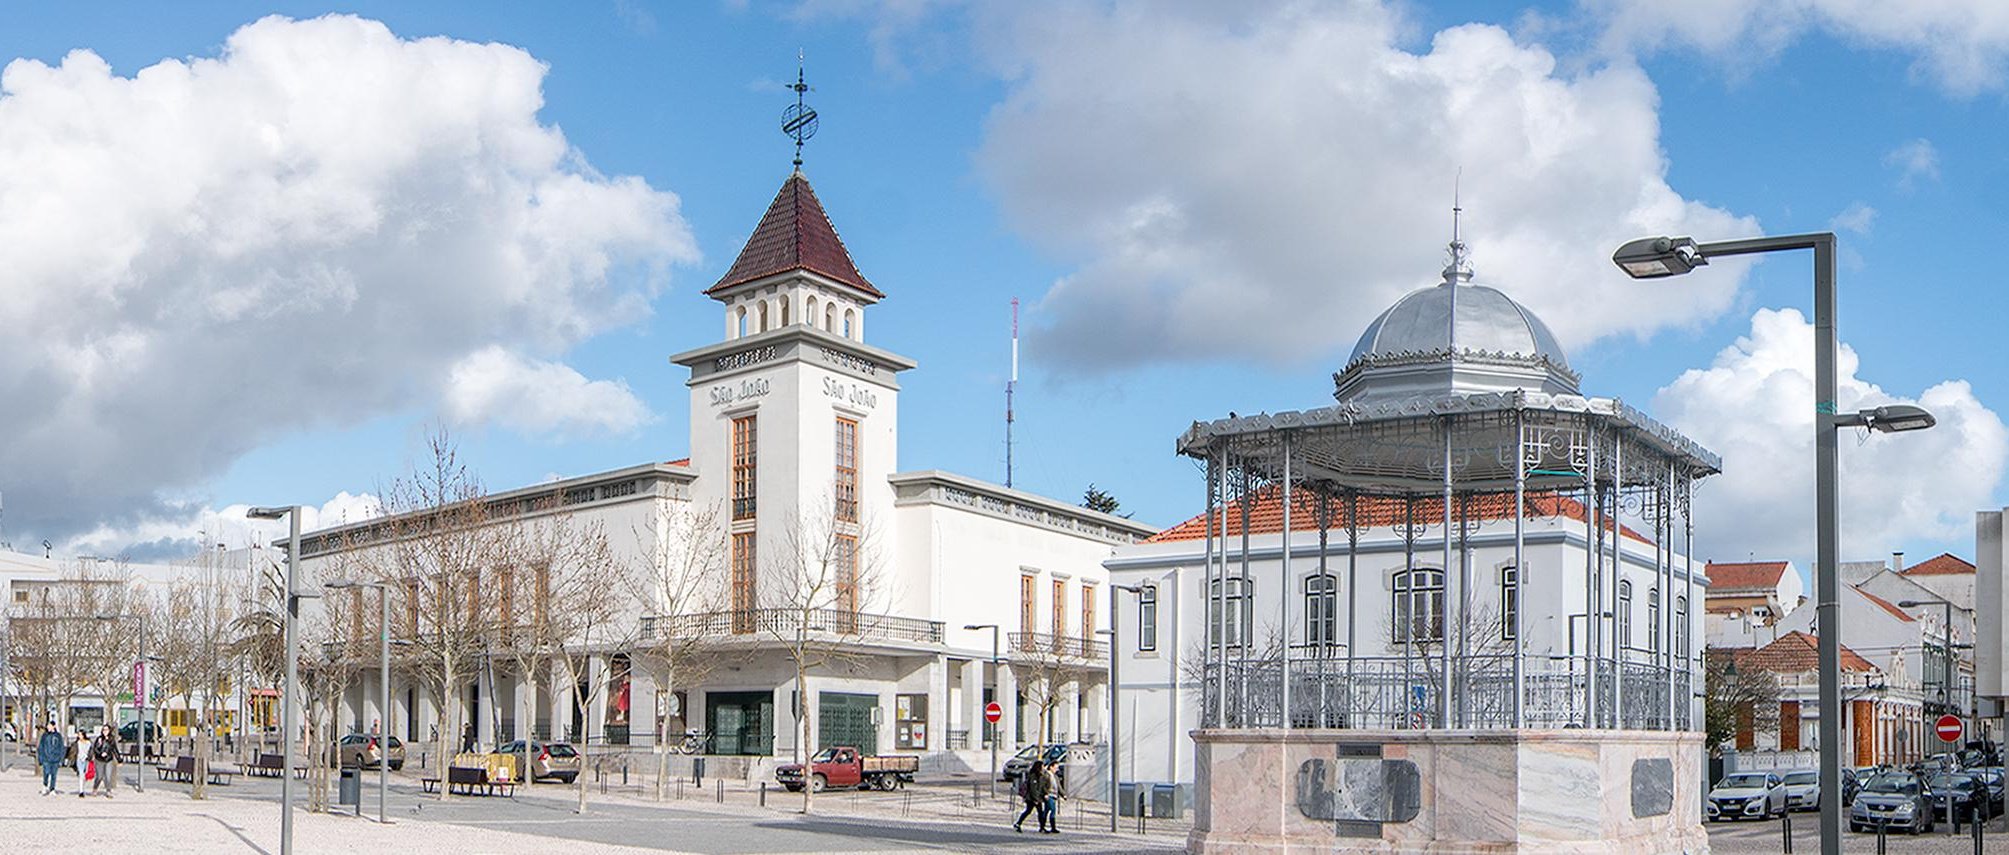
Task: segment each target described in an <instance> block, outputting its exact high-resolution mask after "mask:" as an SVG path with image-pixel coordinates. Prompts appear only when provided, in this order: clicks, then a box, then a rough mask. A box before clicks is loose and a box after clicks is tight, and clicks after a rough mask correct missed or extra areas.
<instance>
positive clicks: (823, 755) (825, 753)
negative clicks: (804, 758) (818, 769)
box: [809, 748, 837, 763]
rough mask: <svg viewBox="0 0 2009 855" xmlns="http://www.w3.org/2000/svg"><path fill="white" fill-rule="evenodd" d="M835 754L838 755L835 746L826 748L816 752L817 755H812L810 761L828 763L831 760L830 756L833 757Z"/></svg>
mask: <svg viewBox="0 0 2009 855" xmlns="http://www.w3.org/2000/svg"><path fill="white" fill-rule="evenodd" d="M835 756H837V749H835V748H825V749H823V750H822V751H818V752H816V756H814V757H811V758H809V762H811V763H828V762H830V758H832V757H835Z"/></svg>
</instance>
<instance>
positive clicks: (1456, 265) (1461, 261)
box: [1444, 168, 1472, 285]
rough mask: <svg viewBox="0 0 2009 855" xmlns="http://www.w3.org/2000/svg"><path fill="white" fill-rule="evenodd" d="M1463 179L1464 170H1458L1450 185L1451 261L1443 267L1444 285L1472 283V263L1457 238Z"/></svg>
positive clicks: (1462, 210) (1461, 211)
mask: <svg viewBox="0 0 2009 855" xmlns="http://www.w3.org/2000/svg"><path fill="white" fill-rule="evenodd" d="M1464 177H1465V170H1464V169H1462V168H1461V169H1459V170H1458V178H1457V179H1454V180H1453V182H1452V184H1451V245H1450V251H1451V260H1450V263H1448V264H1445V265H1444V283H1445V284H1447V285H1455V284H1457V283H1460V282H1470V281H1472V263H1471V260H1470V259H1468V258H1466V257H1465V251H1466V247H1465V241H1463V240H1461V239H1460V238H1459V237H1458V215H1459V214H1462V213H1464V212H1465V209H1464V208H1463V207H1462V206H1460V204H1459V187H1458V185H1459V184H1460V183H1462V182H1463V180H1464Z"/></svg>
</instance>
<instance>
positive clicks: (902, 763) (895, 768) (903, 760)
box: [860, 754, 921, 775]
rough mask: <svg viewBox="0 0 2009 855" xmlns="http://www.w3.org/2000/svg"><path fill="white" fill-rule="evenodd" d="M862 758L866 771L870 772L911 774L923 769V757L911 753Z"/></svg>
mask: <svg viewBox="0 0 2009 855" xmlns="http://www.w3.org/2000/svg"><path fill="white" fill-rule="evenodd" d="M860 759H861V760H862V761H863V762H864V764H865V771H866V772H868V773H870V772H905V773H907V774H909V775H911V774H913V773H915V772H918V771H920V770H921V758H919V757H916V756H913V755H911V754H886V755H881V756H878V757H863V758H860Z"/></svg>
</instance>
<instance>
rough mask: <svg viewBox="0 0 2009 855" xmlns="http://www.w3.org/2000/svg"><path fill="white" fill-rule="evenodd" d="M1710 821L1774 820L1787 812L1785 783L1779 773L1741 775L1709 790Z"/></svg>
mask: <svg viewBox="0 0 2009 855" xmlns="http://www.w3.org/2000/svg"><path fill="white" fill-rule="evenodd" d="M1704 810H1705V811H1706V812H1707V813H1708V816H1709V819H1711V820H1718V819H1746V818H1751V819H1771V818H1772V817H1774V816H1779V815H1781V814H1784V813H1785V812H1786V782H1785V780H1784V779H1782V778H1780V777H1779V773H1777V772H1738V773H1737V774H1734V775H1728V776H1725V777H1724V778H1723V780H1722V781H1721V782H1719V783H1718V784H1717V785H1716V788H1715V789H1713V790H1710V791H1709V799H1708V801H1707V802H1706V803H1705V805H1704Z"/></svg>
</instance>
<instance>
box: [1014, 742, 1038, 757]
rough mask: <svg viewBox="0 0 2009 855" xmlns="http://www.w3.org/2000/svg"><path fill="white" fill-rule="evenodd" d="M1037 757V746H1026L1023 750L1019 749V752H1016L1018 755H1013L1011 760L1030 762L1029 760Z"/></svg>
mask: <svg viewBox="0 0 2009 855" xmlns="http://www.w3.org/2000/svg"><path fill="white" fill-rule="evenodd" d="M1037 756H1039V746H1037V745H1028V746H1026V747H1024V748H1021V749H1019V750H1018V753H1017V754H1015V755H1013V756H1012V758H1011V759H1013V760H1031V759H1033V758H1034V757H1037Z"/></svg>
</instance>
